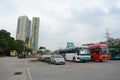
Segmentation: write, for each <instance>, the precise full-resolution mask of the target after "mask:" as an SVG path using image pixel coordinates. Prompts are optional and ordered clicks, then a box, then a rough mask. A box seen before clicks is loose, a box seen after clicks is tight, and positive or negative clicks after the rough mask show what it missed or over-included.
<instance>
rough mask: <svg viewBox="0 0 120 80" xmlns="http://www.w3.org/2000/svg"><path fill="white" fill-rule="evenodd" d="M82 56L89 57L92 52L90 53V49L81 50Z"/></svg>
mask: <svg viewBox="0 0 120 80" xmlns="http://www.w3.org/2000/svg"><path fill="white" fill-rule="evenodd" d="M80 54H81V55H89V54H90V51H89V49H87V48H86V49H85V48H84V49H80Z"/></svg>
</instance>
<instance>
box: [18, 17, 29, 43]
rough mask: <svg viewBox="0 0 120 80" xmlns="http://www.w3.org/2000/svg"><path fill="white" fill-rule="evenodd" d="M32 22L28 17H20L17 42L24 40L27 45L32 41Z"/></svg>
mask: <svg viewBox="0 0 120 80" xmlns="http://www.w3.org/2000/svg"><path fill="white" fill-rule="evenodd" d="M30 32H31V21H30V20H29V19H28V17H27V16H20V17H18V23H17V33H16V40H23V41H24V42H25V43H26V44H28V43H29V41H30Z"/></svg>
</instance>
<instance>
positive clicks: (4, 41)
mask: <svg viewBox="0 0 120 80" xmlns="http://www.w3.org/2000/svg"><path fill="white" fill-rule="evenodd" d="M10 35H11V34H10V33H9V32H7V31H6V30H4V29H2V30H0V53H1V54H2V55H9V51H10V48H11V47H10V46H11V43H12V42H14V38H12V37H11V36H10Z"/></svg>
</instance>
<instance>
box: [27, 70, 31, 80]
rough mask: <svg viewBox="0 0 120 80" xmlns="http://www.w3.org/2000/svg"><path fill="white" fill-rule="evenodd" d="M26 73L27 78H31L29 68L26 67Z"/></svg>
mask: <svg viewBox="0 0 120 80" xmlns="http://www.w3.org/2000/svg"><path fill="white" fill-rule="evenodd" d="M26 74H27V80H32V77H31V74H30V69H29V68H26Z"/></svg>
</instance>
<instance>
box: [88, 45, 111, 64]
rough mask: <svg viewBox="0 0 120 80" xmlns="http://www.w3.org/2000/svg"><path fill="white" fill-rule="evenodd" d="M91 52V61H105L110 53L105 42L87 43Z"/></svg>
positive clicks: (108, 58)
mask: <svg viewBox="0 0 120 80" xmlns="http://www.w3.org/2000/svg"><path fill="white" fill-rule="evenodd" d="M89 48H90V52H91V59H92V60H93V61H100V62H102V61H105V60H110V54H109V50H108V46H107V45H106V44H92V45H89Z"/></svg>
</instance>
